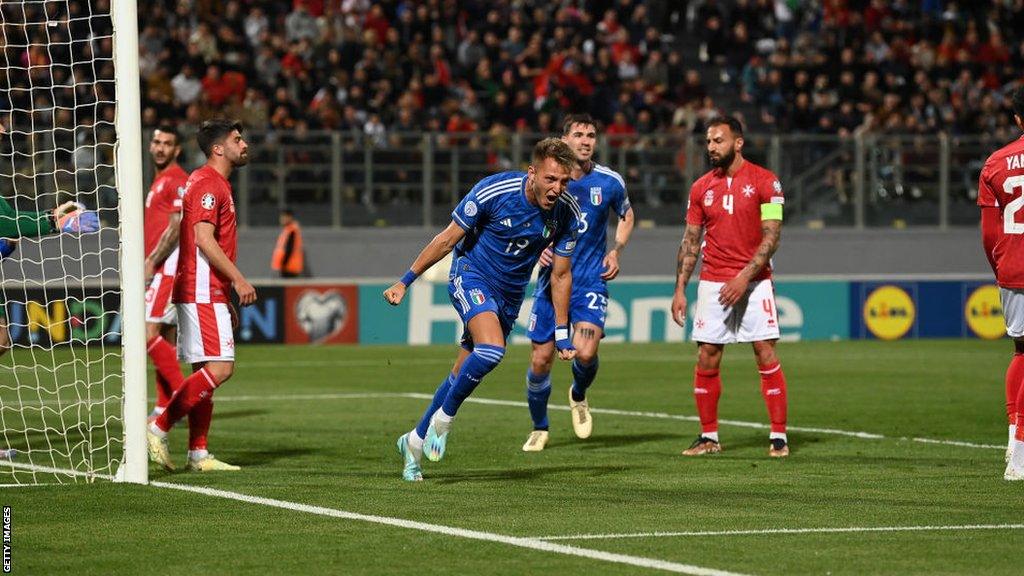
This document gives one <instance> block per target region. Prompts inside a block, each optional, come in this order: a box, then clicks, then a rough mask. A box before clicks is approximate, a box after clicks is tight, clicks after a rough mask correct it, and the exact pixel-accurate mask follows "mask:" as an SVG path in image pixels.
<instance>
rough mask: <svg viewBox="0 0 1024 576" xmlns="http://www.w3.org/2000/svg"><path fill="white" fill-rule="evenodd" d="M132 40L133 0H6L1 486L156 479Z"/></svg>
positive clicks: (1, 55)
mask: <svg viewBox="0 0 1024 576" xmlns="http://www.w3.org/2000/svg"><path fill="white" fill-rule="evenodd" d="M138 49H139V42H138V24H137V10H136V0H11V1H8V0H4V1H3V2H0V197H2V198H3V202H2V204H0V230H3V232H2V233H0V238H15V237H16V238H17V242H16V244H13V246H14V248H13V249H12V250H11V251H9V252H7V251H3V250H0V486H7V485H24V484H43V483H69V482H92V481H95V480H113V481H117V482H131V483H146V482H148V461H147V460H148V459H147V454H146V439H145V426H146V402H147V400H146V393H147V384H146V380H147V375H146V350H145V321H144V295H145V286H144V277H143V274H144V270H143V256H144V255H143V251H144V243H143V198H144V194H145V188H144V187H143V181H142V162H143V161H144V160H143V158H144V156H143V148H142V140H143V133H142V127H141V114H140V108H141V104H140V99H141V97H140V84H139V81H140V78H139V77H140V71H139V53H138ZM69 201H73V202H77V203H79V204H80V206H79V209H80V210H84V211H87V212H91V213H94V214H95V215H96V220H98V221H99V229H98V230H97V229H96V227H95V226H94V225H93V226H85V228H86V229H83V227H82V226H81V222H82V221H84V220H86V219H81V218H80V219H71V220H70V221H64V220H61V221H60V222H59V223H58V225H57V226H56V227H55V226H53V224H52V223H53V222H56V220H55V218H57V217H59V216H61V214H54V213H53V210H54V208H55V207H56V206H58V205H61V204H64V203H67V202H69ZM94 221H95V220H94ZM4 242H6V240H4ZM8 246H10V245H8Z"/></svg>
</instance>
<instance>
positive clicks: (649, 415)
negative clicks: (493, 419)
mask: <svg viewBox="0 0 1024 576" xmlns="http://www.w3.org/2000/svg"><path fill="white" fill-rule="evenodd" d="M406 396H408V397H410V398H423V399H425V400H430V399H432V398H433V395H431V394H419V393H415V392H410V393H408V394H406ZM465 401H466V402H473V403H476V404H487V405H491V406H516V407H523V408H525V407H528V406H529V405H528V404H527V403H526V402H519V401H517V400H498V399H494V398H473V397H472V396H471V397H469V398H466V400H465ZM548 409H549V410H561V411H563V412H568V411H569V407H568V406H563V405H561V404H550V405H548ZM590 411H591V412H593V413H594V414H612V415H615V416H637V417H642V418H659V419H663V420H684V421H686V422H700V418H698V417H697V416H686V415H683V414H669V413H667V412H643V411H636V410H615V409H612V408H591V409H590ZM718 422H719V423H720V424H727V425H730V426H739V427H743V428H757V429H761V430H767V429H768V428H769V426H768V425H767V424H763V423H761V422H745V421H743V420H719V421H718ZM787 429H788V430H789V431H790V432H808V433H811V434H831V435H834V436H849V437H852V438H862V439H866V440H903V441H911V442H922V443H925V444H942V445H946V446H960V447H965V448H989V449H993V450H1005V449H1006V446H999V445H995V444H974V443H971V442H961V441H958V440H940V439H933V438H907V437H905V436H885V435H883V434H875V433H872V432H855V431H850V430H837V429H834V428H813V427H804V426H787Z"/></svg>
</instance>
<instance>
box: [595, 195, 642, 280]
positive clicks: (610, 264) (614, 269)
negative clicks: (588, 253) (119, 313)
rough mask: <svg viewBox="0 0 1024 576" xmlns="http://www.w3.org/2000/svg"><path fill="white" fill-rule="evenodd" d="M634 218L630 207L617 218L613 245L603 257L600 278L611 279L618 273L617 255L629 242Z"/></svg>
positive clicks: (620, 253)
mask: <svg viewBox="0 0 1024 576" xmlns="http://www.w3.org/2000/svg"><path fill="white" fill-rule="evenodd" d="M635 220H636V217H635V216H634V214H633V208H632V207H630V208H629V210H626V213H625V214H624V215H623V216H622V218H620V219H619V223H618V224H617V225H616V226H615V246H613V247H612V249H611V250H609V251H608V254H606V255H605V257H604V262H603V264H604V272H602V273H601V278H603V279H605V280H613V279H615V277H616V276H618V275H619V256H620V255H622V251H623V249H625V248H626V244H628V243H629V237H630V236H632V235H633V224H634V222H635Z"/></svg>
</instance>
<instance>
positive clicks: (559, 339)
mask: <svg viewBox="0 0 1024 576" xmlns="http://www.w3.org/2000/svg"><path fill="white" fill-rule="evenodd" d="M571 295H572V259H571V258H569V257H568V256H561V255H559V254H557V253H556V254H555V255H554V258H552V260H551V304H552V306H553V307H554V309H555V348H556V349H557V350H558V357H559V358H561V359H562V360H572V359H573V358H575V357H576V349H575V348H573V345H572V339H571V338H570V337H569V298H570V297H571Z"/></svg>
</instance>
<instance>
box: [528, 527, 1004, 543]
mask: <svg viewBox="0 0 1024 576" xmlns="http://www.w3.org/2000/svg"><path fill="white" fill-rule="evenodd" d="M1021 529H1024V524H959V525H952V526H850V527H841V528H766V529H763V530H710V531H699V530H697V531H688V532H636V533H628V534H573V535H568V536H535V537H534V538H533V539H534V540H541V541H543V542H551V541H555V540H614V539H624V538H671V537H682V536H694V537H704V536H751V535H753V536H757V535H771V536H777V535H784V534H846V533H859V532H959V531H966V530H1021Z"/></svg>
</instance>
